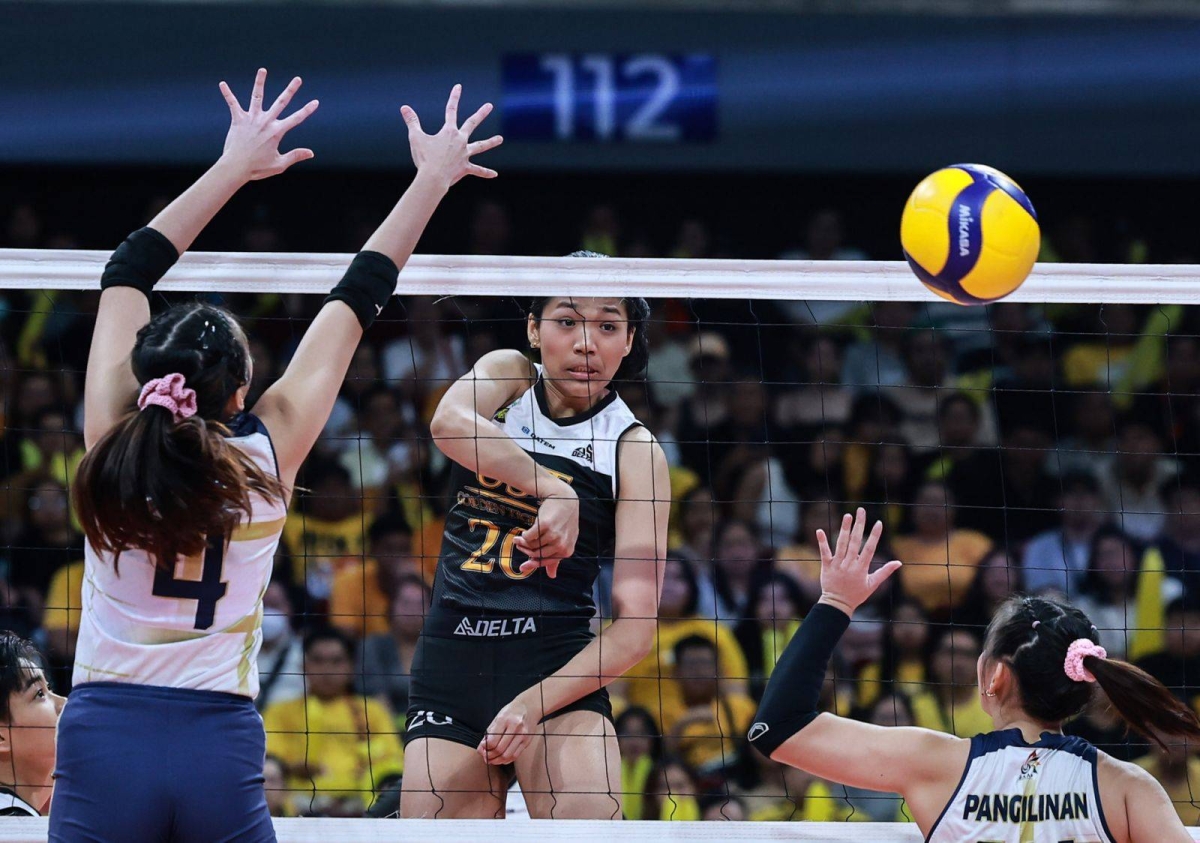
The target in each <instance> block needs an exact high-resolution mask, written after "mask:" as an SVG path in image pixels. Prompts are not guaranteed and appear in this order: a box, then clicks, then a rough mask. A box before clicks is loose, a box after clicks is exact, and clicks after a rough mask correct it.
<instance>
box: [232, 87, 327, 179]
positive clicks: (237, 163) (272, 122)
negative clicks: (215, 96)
mask: <svg viewBox="0 0 1200 843" xmlns="http://www.w3.org/2000/svg"><path fill="white" fill-rule="evenodd" d="M300 84H301V83H300V77H299V76H297V77H296V78H295V79H293V80H292V81H291V82H290V83H289V84H288V86H287V87H286V88H284V89H283V92H282V93H280V95H279V96H278V97H277V98H276V99H275V102H274V103H273V104H272V105H271V107H270V108H267V109H264V108H263V93H264V92H265V89H266V85H267V71H266V69H265V68H259V71H258V75H257V76H256V77H255V78H254V90H253V91H251V92H250V104H249V106H248V107H247V108H246V109H245V110H243V109H242V106H241V103H239V102H238V99H237V97H235V96H234V95H233V91H231V90H229V86H228V85H226V84H225V83H224V82H222V83H221V84H220V88H221V94H222V95H223V96H224V97H225V102H226V103H228V105H229V114H230V117H231V118H232V119H231V122H230V124H229V134H228V135H226V136H225V151H224V152H223V153H222V155H221V159H222V160H223V161H225V162H226V163H228V164H230V165H232V166H233V167H236V168H237V169H238V171H239V172H240V173H241V174H242V175H243V177H244V178H245V179H246V180H247V181H253V180H255V179H265V178H269V177H270V176H274V175H278V174H279V173H282V172H283V171H284V170H286V169H287V168H288V167H290V166H292V165H293V164H295V163H297V162H298V161H307V160H308V159H309V158H312V157H313V151H312V150H311V149H293V150H292V151H290V152H280V151H279V143H280V141H282V140H283V136H284V135H286V134H287V133H288V132H289V131H291V130H292V129H294V128H296V127H297V126H299V125H300V124H301V123H303V122H304V121H305V120H306V119H307V118H308V116H309V115H310V114H312V113H313V112H314V111H316V110H317V101H316V100H313V101H311V102H310V103H308V104H307V105H306V106H304V107H303V108H301V109H300V110H299V111H294V112H292V113H291V114H290V115H288V116H287V117H285V118H282V119H280V116H279V115H280V114H282V113H283V110H284V109H285V108H287V107H288V103H290V102H291V101H292V97H293V96H295V95H296V91H298V90H300Z"/></svg>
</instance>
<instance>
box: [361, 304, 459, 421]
mask: <svg viewBox="0 0 1200 843" xmlns="http://www.w3.org/2000/svg"><path fill="white" fill-rule="evenodd" d="M405 308H406V310H407V314H406V317H407V318H406V319H405V325H406V326H407V327H408V332H409V333H408V336H406V337H401V338H400V339H397V340H393V341H392V342H390V343H388V344H387V345H385V346H384V347H383V354H382V355H381V358H380V359H381V360H382V362H383V376H384V378H385V379H386V380H387V382H388V384H389V385H395V386H396V388H397V389H399V390H400V394H401V395H403V396H404V397H405V398H408V399H411V400H413V401H414V402H415V404H416V406H417V408H418V409H419V412H420V415H421V418H422V419H423V420H425V421H428V420H429V418H431V417H432V416H433V410H434V408H435V407H436V406H437V402H438V399H440V398H441V397H442V393H444V392H445V391H446V390H447V389H448V388H449V387H450V384H452V383H453V382H454V381H455V380H457V379H458V378H459V377H461V376H462V375H463V374H464V373H465V372H466V371H467V361H466V355H465V350H464V348H463V339H462V337H461V336H459V335H458V334H452V333H450V332H449V330H448V329H447V321H446V319H445V317H444V316H443V314H442V312H441V309H440V308H439V307H438V305H436V304H435V303H434V300H433V299H432V298H430V297H428V296H413V297H411V298H409V299H408V300H407V301H406V303H405Z"/></svg>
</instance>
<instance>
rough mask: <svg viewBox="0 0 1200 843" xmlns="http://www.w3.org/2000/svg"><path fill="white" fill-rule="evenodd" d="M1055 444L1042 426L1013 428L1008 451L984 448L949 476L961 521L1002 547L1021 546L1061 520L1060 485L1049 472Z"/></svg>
mask: <svg viewBox="0 0 1200 843" xmlns="http://www.w3.org/2000/svg"><path fill="white" fill-rule="evenodd" d="M1051 444H1052V440H1051V439H1050V437H1049V436H1048V435H1047V434H1046V432H1045V431H1044V430H1042V429H1041V428H1039V427H1034V426H1030V427H1024V426H1022V427H1014V428H1013V429H1011V430H1010V431H1008V433H1007V434H1006V435H1005V437H1004V443H1003V447H1002V448H1001V449H1000V451H999V452H998V453H997V452H996V451H994V450H991V449H988V450H980V451H977V452H976V453H975V454H974V455H973V456H971V457H968V458H967V459H965V460H963V461H962V462H960V463H959V464H958V465H956V466H955V467H954V468H953V469H952V470H951V472H950V476H949V477H948V478H947V484H948V485H949V487H950V490H951V491H952V492H953V493H954V497H955V498H956V500H957V501H958V505H959V507H960V508H961V509H960V511H959V514H958V522H959V523H960V524H961V525H962V526H963V527H967V528H970V529H972V530H977V531H979V532H981V533H983V534H985V535H987V536H988V537H989V538H990V539H991V540H992V541H993V542H995V543H997V544H1011V545H1017V544H1019V543H1020V542H1023V541H1025V540H1026V539H1029V538H1031V537H1033V536H1035V535H1037V534H1038V533H1040V532H1042V531H1043V530H1048V529H1050V528H1051V527H1053V526H1054V525H1055V523H1056V522H1057V520H1058V519H1057V516H1056V512H1055V509H1056V507H1055V503H1056V491H1057V484H1055V483H1054V480H1053V478H1051V476H1050V475H1049V474H1048V473H1047V471H1046V454H1047V453H1048V449H1049V448H1050V447H1051Z"/></svg>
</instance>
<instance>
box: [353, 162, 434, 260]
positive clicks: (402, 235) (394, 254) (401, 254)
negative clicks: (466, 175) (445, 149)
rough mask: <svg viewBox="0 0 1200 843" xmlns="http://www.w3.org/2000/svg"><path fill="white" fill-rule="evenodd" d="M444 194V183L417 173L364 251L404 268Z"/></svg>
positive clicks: (420, 172) (419, 172) (364, 247)
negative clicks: (377, 254)
mask: <svg viewBox="0 0 1200 843" xmlns="http://www.w3.org/2000/svg"><path fill="white" fill-rule="evenodd" d="M445 195H446V186H445V184H443V183H442V182H439V181H438V180H437V179H436V178H435V177H433V176H431V175H427V174H424V173H423V172H422V171H420V170H418V171H417V177H416V178H414V179H413V181H412V184H410V185H409V186H408V190H406V191H404V195H403V196H401V197H400V201H399V202H397V203H396V207H395V208H393V209H392V212H391V213H390V214H388V215H387V219H385V220H384V221H383V223H382V224H381V225H380V226H379V228H378V229H376V231H375V233H374V234H372V235H371V237H370V239H368V240H367V242H366V244H365V245H364V246H363V251H364V252H379V253H380V254H384V255H387V256H388V257H389V258H391V259H392V260H393V261H394V262H395V264H396V266H397V267H398V268H400V269H403V268H404V264H406V263H407V262H408V259H409V258H410V257H412V253H413V249H415V248H417V241H418V240H420V239H421V235H422V234H424V233H425V226H427V225H429V220H430V219H432V218H433V212H434V211H436V210H437V206H438V205H439V204H440V203H441V201H442V198H443V197H445Z"/></svg>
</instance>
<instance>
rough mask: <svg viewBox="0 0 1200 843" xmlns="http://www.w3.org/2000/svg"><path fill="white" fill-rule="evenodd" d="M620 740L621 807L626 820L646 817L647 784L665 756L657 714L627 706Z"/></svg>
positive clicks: (619, 729) (620, 725)
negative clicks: (655, 718) (655, 717)
mask: <svg viewBox="0 0 1200 843" xmlns="http://www.w3.org/2000/svg"><path fill="white" fill-rule="evenodd" d="M615 728H616V731H617V743H618V744H619V745H620V747H621V806H622V812H623V814H624V817H625V819H627V820H643V819H646V817H645V815H644V813H643V811H644V799H645V793H646V785H647V783H648V782H649V779H650V774H651V773H652V772H653V771H654V766H655V764H657V763H658V762H659V761H660V760H661V759H662V735H660V734H659V731H658V724H657V723H655V721H654V717H653V716H651V714H650V712H648V711H646V709H644V708H638V707H636V706H635V707H632V708H627V709H625V710H624V711H623V712H621V715H620V716H619V717H618V718H617V720H616V724H615Z"/></svg>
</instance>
